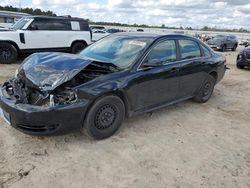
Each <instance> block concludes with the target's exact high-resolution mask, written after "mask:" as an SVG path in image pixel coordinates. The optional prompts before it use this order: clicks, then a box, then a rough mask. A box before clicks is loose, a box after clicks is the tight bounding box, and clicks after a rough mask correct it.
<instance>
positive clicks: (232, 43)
mask: <svg viewBox="0 0 250 188" xmlns="http://www.w3.org/2000/svg"><path fill="white" fill-rule="evenodd" d="M207 44H208V45H209V46H210V47H211V48H213V49H217V50H220V51H222V52H224V51H225V50H226V49H232V50H233V51H235V50H236V49H237V47H238V40H237V38H236V36H233V35H216V36H215V37H213V38H212V39H210V40H208V41H207Z"/></svg>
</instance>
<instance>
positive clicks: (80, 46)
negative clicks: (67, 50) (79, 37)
mask: <svg viewBox="0 0 250 188" xmlns="http://www.w3.org/2000/svg"><path fill="white" fill-rule="evenodd" d="M86 46H87V45H86V44H85V43H83V42H76V43H74V44H73V45H72V47H71V52H72V53H73V54H78V53H80V52H81V51H82V50H83V49H84V48H86Z"/></svg>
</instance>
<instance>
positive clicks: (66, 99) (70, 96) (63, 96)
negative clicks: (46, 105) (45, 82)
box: [50, 89, 77, 105]
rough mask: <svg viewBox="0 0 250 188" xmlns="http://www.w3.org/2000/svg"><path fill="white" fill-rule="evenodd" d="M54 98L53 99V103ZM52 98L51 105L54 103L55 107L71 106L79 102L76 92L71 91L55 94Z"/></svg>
mask: <svg viewBox="0 0 250 188" xmlns="http://www.w3.org/2000/svg"><path fill="white" fill-rule="evenodd" d="M52 98H53V102H52ZM52 98H51V99H50V101H51V104H53V103H54V104H55V105H64V104H71V103H74V102H76V101H77V95H76V92H75V91H73V90H70V89H66V90H64V91H60V92H57V93H54V95H53V96H52ZM54 104H53V105H54Z"/></svg>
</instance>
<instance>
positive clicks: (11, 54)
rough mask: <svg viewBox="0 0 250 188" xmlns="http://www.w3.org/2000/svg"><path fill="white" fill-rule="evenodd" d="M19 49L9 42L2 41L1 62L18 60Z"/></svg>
mask: <svg viewBox="0 0 250 188" xmlns="http://www.w3.org/2000/svg"><path fill="white" fill-rule="evenodd" d="M17 56H18V52H17V49H16V48H15V47H14V46H13V45H12V44H9V43H0V64H10V63H14V62H15V61H16V60H17Z"/></svg>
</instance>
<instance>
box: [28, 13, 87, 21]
mask: <svg viewBox="0 0 250 188" xmlns="http://www.w3.org/2000/svg"><path fill="white" fill-rule="evenodd" d="M25 17H26V18H46V19H62V20H71V21H85V22H87V20H85V19H83V18H76V17H69V16H43V15H35V16H25Z"/></svg>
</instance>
